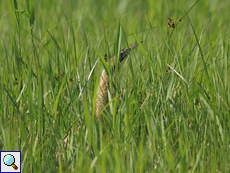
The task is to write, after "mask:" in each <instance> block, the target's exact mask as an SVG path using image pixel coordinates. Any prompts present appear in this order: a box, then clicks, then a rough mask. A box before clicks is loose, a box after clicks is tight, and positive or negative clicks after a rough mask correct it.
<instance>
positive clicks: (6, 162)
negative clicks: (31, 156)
mask: <svg viewBox="0 0 230 173" xmlns="http://www.w3.org/2000/svg"><path fill="white" fill-rule="evenodd" d="M0 153H1V164H0V168H1V169H0V173H9V172H12V173H13V172H21V151H0Z"/></svg>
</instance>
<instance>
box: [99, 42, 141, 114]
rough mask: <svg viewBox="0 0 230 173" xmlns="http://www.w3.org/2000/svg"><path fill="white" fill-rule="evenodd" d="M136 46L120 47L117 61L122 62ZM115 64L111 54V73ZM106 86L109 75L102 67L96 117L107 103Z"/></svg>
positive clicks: (114, 58) (114, 57)
mask: <svg viewBox="0 0 230 173" xmlns="http://www.w3.org/2000/svg"><path fill="white" fill-rule="evenodd" d="M141 43H142V42H141ZM137 46H138V44H134V45H132V46H131V47H129V48H126V49H122V50H121V52H120V59H119V62H120V63H122V62H123V61H124V60H125V58H126V57H127V56H128V54H129V52H130V51H131V50H133V49H135V48H136V47H137ZM115 64H116V56H115V55H113V57H112V58H111V67H112V73H114V69H115ZM108 86H109V76H108V74H107V73H106V70H105V69H103V71H102V73H101V76H100V82H99V89H98V92H97V100H96V112H95V116H96V117H97V118H100V116H101V111H102V110H103V107H104V106H105V105H106V104H107V103H108Z"/></svg>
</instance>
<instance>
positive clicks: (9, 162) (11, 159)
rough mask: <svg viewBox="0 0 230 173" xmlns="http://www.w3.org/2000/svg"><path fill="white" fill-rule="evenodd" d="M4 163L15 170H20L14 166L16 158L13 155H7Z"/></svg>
mask: <svg viewBox="0 0 230 173" xmlns="http://www.w3.org/2000/svg"><path fill="white" fill-rule="evenodd" d="M3 162H4V164H5V165H7V166H12V167H13V168H14V169H15V170H17V169H18V167H17V166H16V165H15V164H14V163H15V158H14V156H13V155H11V154H7V155H5V156H4V158H3Z"/></svg>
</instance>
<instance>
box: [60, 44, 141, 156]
mask: <svg viewBox="0 0 230 173" xmlns="http://www.w3.org/2000/svg"><path fill="white" fill-rule="evenodd" d="M141 43H142V42H141ZM137 46H138V44H134V45H132V46H131V47H129V48H126V49H122V50H121V52H120V60H119V62H120V63H122V61H124V60H125V58H126V57H127V56H128V54H129V52H130V51H131V50H132V49H135V48H136V47H137ZM111 63H112V64H111V66H112V69H113V70H112V72H113V71H114V68H115V64H116V56H115V55H114V56H113V58H112V59H111ZM108 86H109V76H108V74H107V73H106V70H105V69H103V70H102V73H101V76H100V82H99V88H98V92H97V100H96V112H95V116H96V118H97V119H100V115H101V114H100V113H101V111H102V109H103V107H104V106H105V105H106V104H107V103H108V88H107V87H108ZM63 140H64V143H65V147H67V140H68V134H67V135H66V136H65V137H64V139H63ZM57 159H58V150H57V151H56V160H57Z"/></svg>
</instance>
